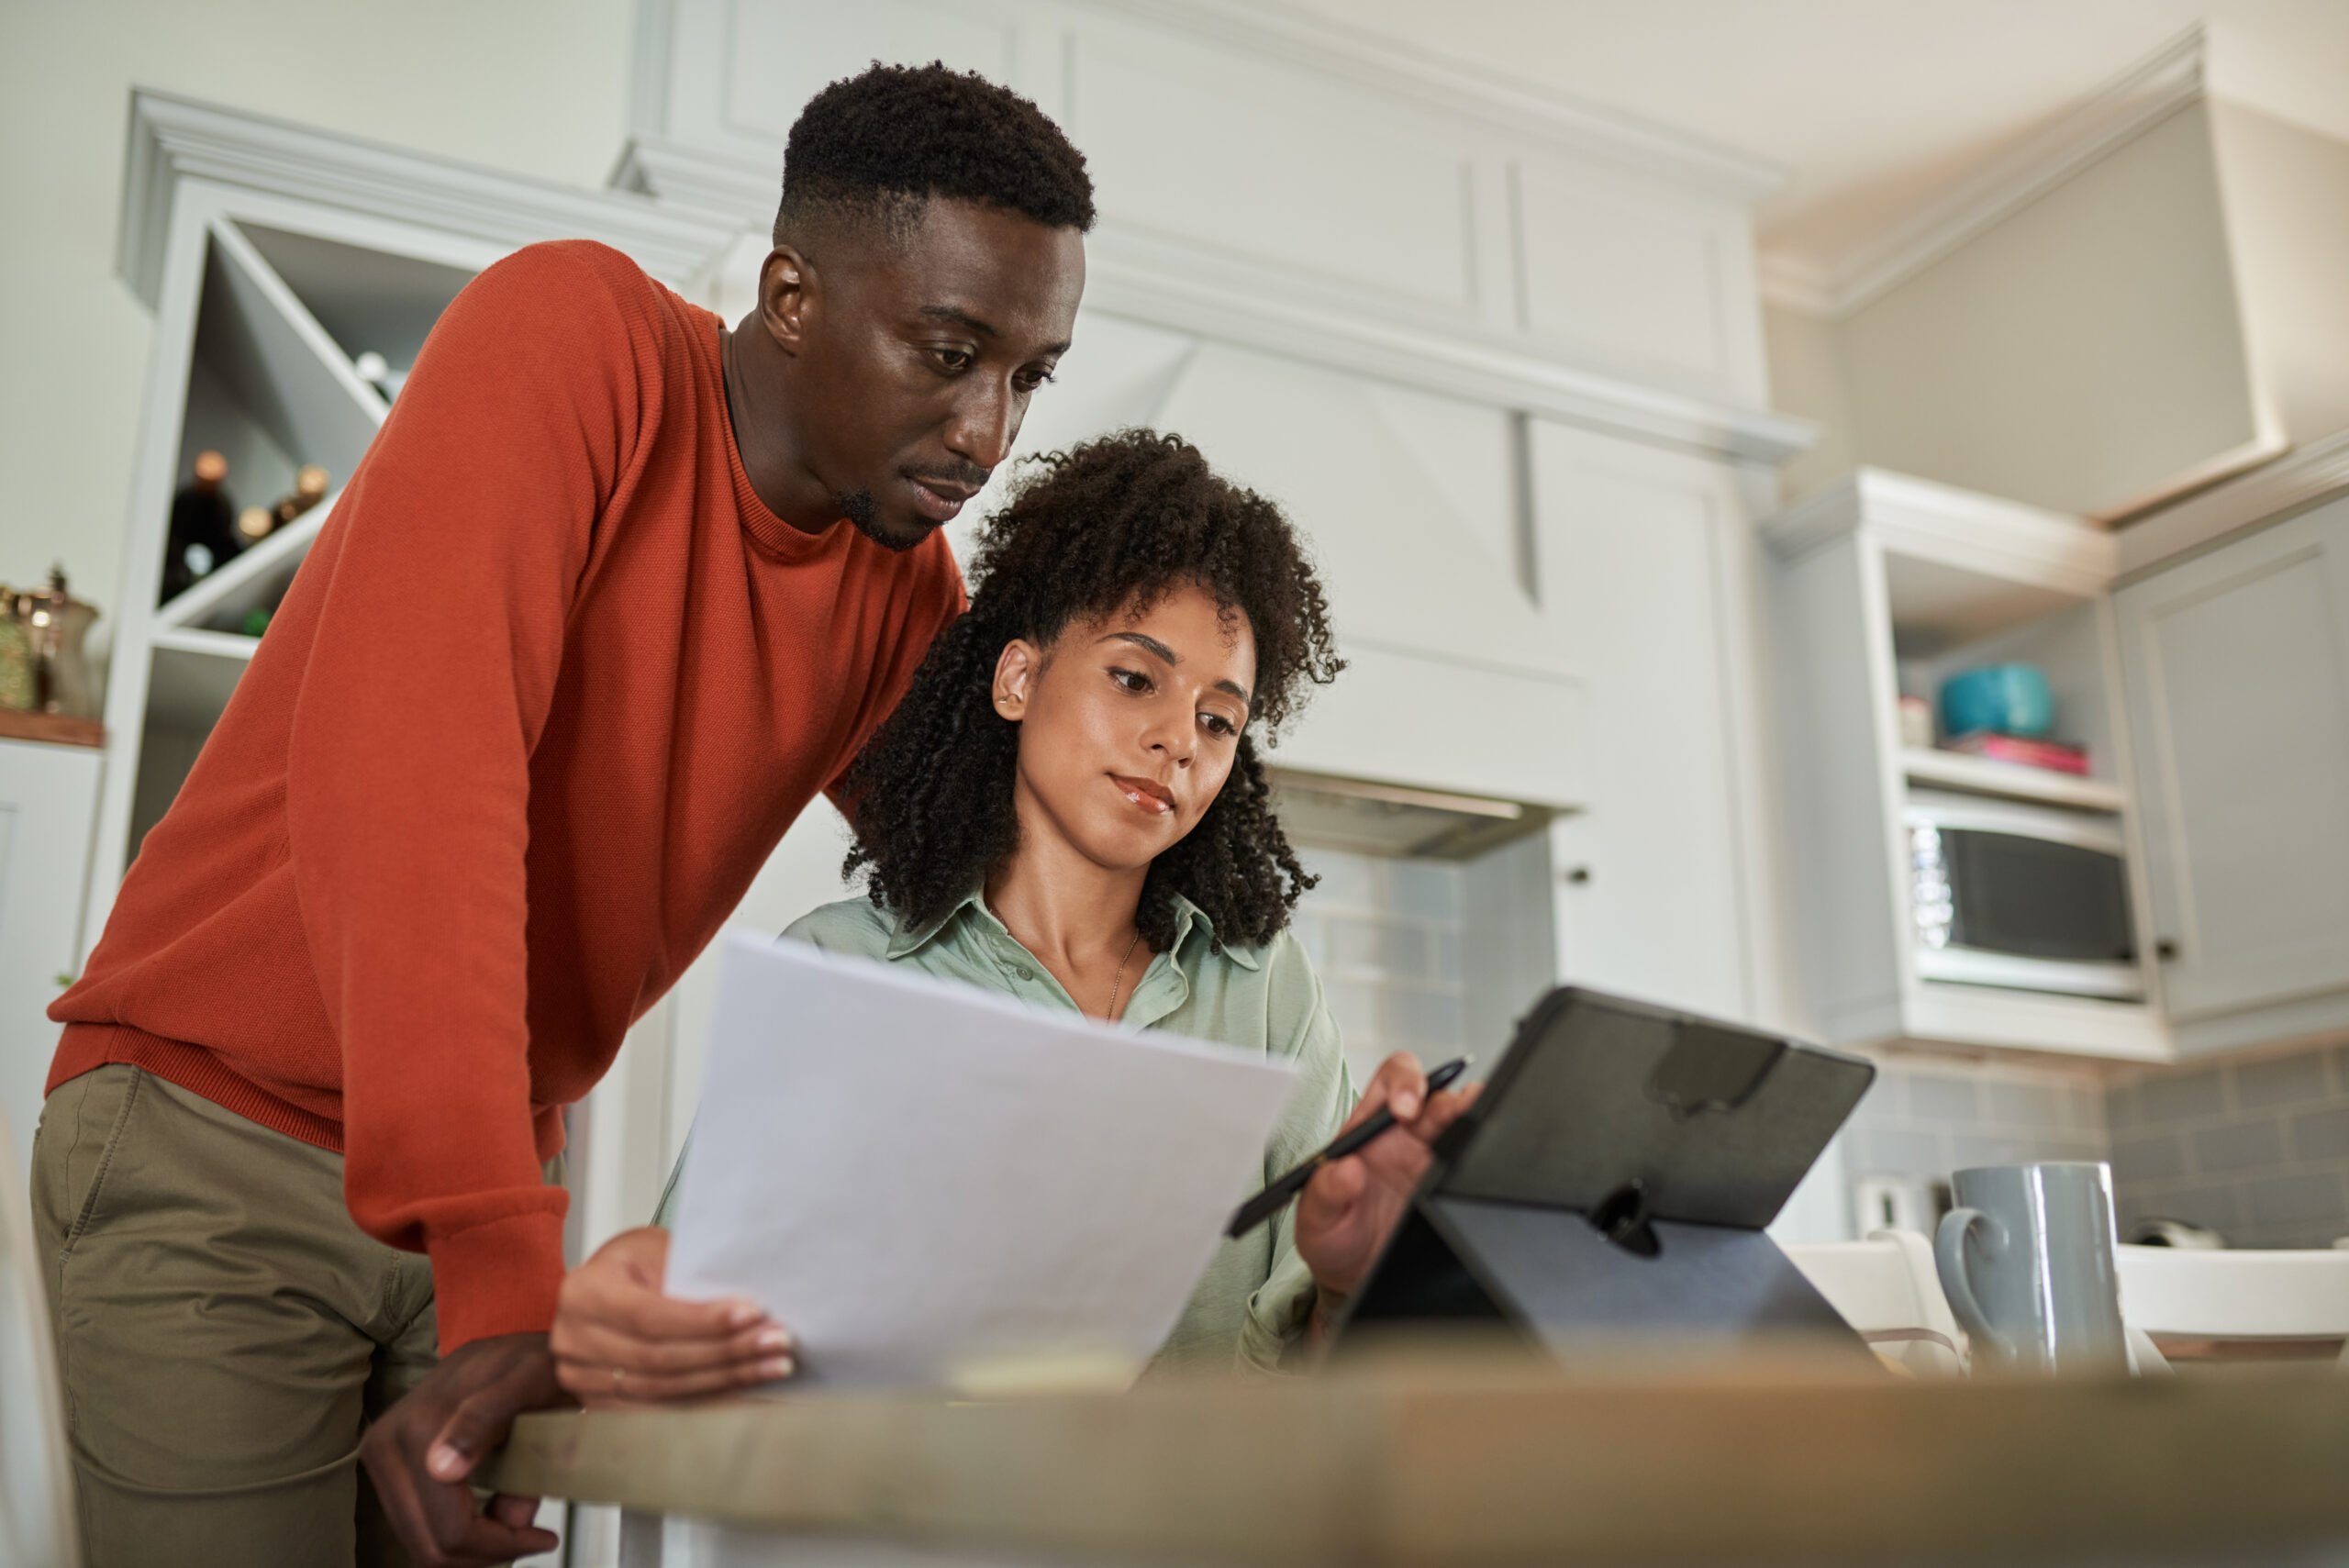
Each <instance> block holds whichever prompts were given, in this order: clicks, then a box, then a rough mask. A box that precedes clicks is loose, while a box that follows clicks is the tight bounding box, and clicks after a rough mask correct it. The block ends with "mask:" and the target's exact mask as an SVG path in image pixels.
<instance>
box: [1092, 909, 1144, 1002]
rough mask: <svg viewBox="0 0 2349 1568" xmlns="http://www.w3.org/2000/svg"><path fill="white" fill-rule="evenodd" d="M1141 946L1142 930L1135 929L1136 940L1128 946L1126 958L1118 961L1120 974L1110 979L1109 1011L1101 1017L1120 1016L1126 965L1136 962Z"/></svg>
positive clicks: (1137, 927)
mask: <svg viewBox="0 0 2349 1568" xmlns="http://www.w3.org/2000/svg"><path fill="white" fill-rule="evenodd" d="M1140 946H1141V927H1140V926H1136V927H1135V928H1134V940H1132V941H1130V942H1128V943H1127V944H1126V956H1125V957H1123V958H1121V959H1119V961H1118V973H1115V974H1113V975H1111V976H1110V977H1109V1010H1108V1012H1106V1013H1103V1014H1102V1015H1101V1016H1102V1017H1103V1018H1109V1019H1114V1018H1117V1016H1118V988H1119V986H1121V985H1123V984H1125V982H1126V965H1128V964H1130V963H1131V962H1133V961H1134V949H1136V948H1138V947H1140Z"/></svg>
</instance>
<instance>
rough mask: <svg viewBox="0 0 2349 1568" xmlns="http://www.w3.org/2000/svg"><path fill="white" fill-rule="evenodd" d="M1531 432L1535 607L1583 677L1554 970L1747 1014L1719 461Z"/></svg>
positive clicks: (1733, 617) (1740, 810)
mask: <svg viewBox="0 0 2349 1568" xmlns="http://www.w3.org/2000/svg"><path fill="white" fill-rule="evenodd" d="M1532 439H1533V451H1532V460H1533V461H1532V473H1533V495H1534V515H1535V517H1536V519H1537V521H1538V540H1537V546H1536V549H1537V552H1538V559H1539V562H1540V575H1541V583H1542V604H1543V606H1544V607H1545V609H1547V611H1548V612H1549V614H1550V615H1551V617H1553V619H1554V621H1555V623H1556V624H1557V626H1558V627H1559V628H1561V629H1562V631H1563V632H1564V634H1565V636H1566V638H1567V639H1568V646H1569V649H1570V650H1571V654H1572V657H1573V659H1574V661H1575V663H1576V665H1577V666H1579V667H1580V668H1582V669H1583V670H1584V671H1585V672H1586V675H1587V677H1588V679H1589V682H1590V724H1589V728H1588V734H1587V743H1588V747H1589V751H1588V763H1587V770H1586V771H1587V776H1588V779H1589V788H1590V795H1589V800H1590V808H1589V810H1588V811H1586V812H1585V813H1583V814H1582V815H1580V816H1577V817H1568V818H1565V819H1564V820H1562V821H1560V822H1559V823H1557V824H1556V825H1555V826H1554V827H1553V828H1552V844H1553V855H1554V856H1555V859H1556V862H1557V864H1558V866H1559V868H1560V871H1561V873H1562V874H1563V875H1564V877H1565V878H1566V879H1567V880H1566V881H1565V882H1564V884H1562V886H1561V888H1560V893H1559V922H1558V923H1559V930H1558V943H1559V970H1560V973H1562V974H1564V975H1565V976H1566V977H1567V978H1569V979H1572V980H1580V981H1586V982H1588V983H1589V984H1594V985H1598V986H1600V987H1603V988H1605V989H1608V990H1614V991H1621V992H1625V993H1628V994H1630V995H1636V996H1642V997H1646V998H1649V999H1652V1000H1655V1001H1660V1002H1666V1003H1670V1004H1673V1005H1675V1006H1685V1007H1688V1008H1691V1009H1694V1010H1697V1011H1700V1012H1707V1013H1712V1014H1716V1015H1720V1016H1724V1017H1728V1018H1747V1017H1751V1016H1753V1010H1754V1007H1755V1005H1756V996H1755V986H1754V977H1753V961H1752V959H1751V957H1750V956H1749V947H1748V941H1747V930H1748V927H1749V923H1750V922H1751V920H1752V919H1753V914H1752V913H1751V912H1750V909H1749V902H1750V896H1751V895H1750V893H1749V887H1750V883H1751V880H1752V879H1751V877H1750V875H1749V873H1748V870H1747V862H1748V855H1749V851H1750V848H1751V846H1750V845H1749V842H1748V839H1749V834H1750V828H1749V827H1748V826H1747V820H1746V818H1747V811H1746V806H1747V800H1746V797H1745V792H1746V791H1747V790H1748V789H1750V788H1751V787H1752V786H1753V779H1752V772H1753V770H1751V769H1750V768H1749V766H1748V765H1747V764H1746V762H1744V759H1743V756H1742V747H1741V744H1740V737H1741V736H1742V735H1743V734H1745V733H1747V732H1748V730H1749V728H1750V722H1751V714H1750V713H1749V712H1746V711H1744V710H1743V707H1742V704H1743V701H1744V698H1743V696H1742V680H1743V672H1744V670H1745V668H1746V666H1748V665H1749V664H1750V659H1749V656H1748V652H1747V643H1746V631H1745V625H1746V617H1745V610H1744V606H1743V600H1742V595H1740V594H1739V593H1737V592H1735V591H1733V589H1734V585H1735V584H1736V581H1737V577H1736V567H1737V562H1738V559H1739V556H1738V551H1739V550H1741V549H1742V546H1743V544H1744V542H1745V540H1744V535H1745V528H1744V519H1743V514H1742V508H1741V506H1740V502H1739V497H1738V494H1737V486H1736V483H1735V479H1734V476H1733V474H1731V472H1730V471H1729V470H1727V469H1726V468H1724V467H1723V466H1721V465H1720V464H1717V463H1713V462H1708V461H1706V460H1704V459H1701V458H1698V457H1694V456H1688V455H1684V454H1682V453H1678V452H1673V451H1667V450H1663V449H1660V448H1651V447H1642V446H1639V445H1635V444H1633V443H1631V442H1626V441H1618V440H1614V439H1609V438H1607V437H1603V436H1596V435H1592V434H1590V433H1588V432H1586V431H1581V430H1575V429H1571V428H1565V427H1563V426H1554V425H1548V424H1536V425H1535V426H1534V427H1533V435H1532Z"/></svg>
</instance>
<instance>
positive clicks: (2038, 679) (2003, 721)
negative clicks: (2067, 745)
mask: <svg viewBox="0 0 2349 1568" xmlns="http://www.w3.org/2000/svg"><path fill="white" fill-rule="evenodd" d="M2054 727H2055V695H2054V693H2053V692H2051V691H2049V690H2048V689H2047V676H2046V673H2044V672H2043V671H2042V670H2041V669H2040V668H2039V666H2038V665H2036V664H1985V665H1984V666H1982V667H1981V668H1980V669H1978V670H1966V671H1964V672H1962V673H1958V674H1955V675H1952V676H1951V677H1950V678H1949V679H1948V680H1946V681H1943V683H1942V733H1943V734H1944V735H1949V736H1953V737H1954V736H1959V735H1970V734H1972V733H1973V732H1974V731H1976V730H1977V729H1988V730H1993V731H1996V732H1997V733H1998V734H2000V735H2022V736H2029V737H2032V738H2033V739H2036V738H2038V737H2040V736H2043V735H2045V734H2046V733H2047V732H2048V731H2049V730H2050V729H2053V728H2054Z"/></svg>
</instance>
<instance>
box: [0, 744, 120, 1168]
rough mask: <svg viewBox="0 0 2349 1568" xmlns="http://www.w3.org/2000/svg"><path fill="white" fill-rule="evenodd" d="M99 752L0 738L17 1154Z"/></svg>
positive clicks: (1, 851)
mask: <svg viewBox="0 0 2349 1568" xmlns="http://www.w3.org/2000/svg"><path fill="white" fill-rule="evenodd" d="M98 767H99V759H98V753H97V752H96V751H91V750H88V749H86V748H83V747H79V746H50V745H43V744H40V743H38V742H35V741H30V740H0V1107H5V1108H6V1113H7V1118H8V1136H9V1137H10V1138H11V1139H12V1140H14V1143H15V1148H16V1151H17V1159H19V1160H24V1159H28V1158H29V1157H30V1152H31V1150H32V1144H33V1123H34V1122H35V1121H36V1120H37V1119H38V1118H39V1115H40V1097H41V1096H40V1086H41V1084H42V1083H43V1082H44V1081H45V1080H46V1079H47V1078H48V1076H49V1060H50V1057H51V1056H53V1055H55V1054H56V1052H57V1034H58V1026H57V1025H55V1024H53V1023H51V1022H50V1021H49V1016H48V1015H49V1005H50V1003H51V1002H53V1001H55V1000H56V999H57V994H58V992H59V991H60V990H61V989H62V987H61V986H60V985H59V984H58V977H59V976H60V975H63V974H72V973H74V972H75V971H76V970H77V969H78V968H79V967H80V964H81V957H80V954H79V952H78V951H76V938H77V937H78V936H79V934H80V929H81V915H82V887H83V869H84V862H85V861H86V859H87V857H88V855H89V852H90V824H91V822H92V821H93V820H94V818H95V813H96V810H97V794H98Z"/></svg>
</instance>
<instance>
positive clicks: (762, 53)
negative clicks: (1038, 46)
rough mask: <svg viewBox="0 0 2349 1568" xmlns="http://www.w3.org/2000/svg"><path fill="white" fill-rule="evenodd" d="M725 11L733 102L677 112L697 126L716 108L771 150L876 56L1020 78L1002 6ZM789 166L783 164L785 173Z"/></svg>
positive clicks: (728, 124)
mask: <svg viewBox="0 0 2349 1568" xmlns="http://www.w3.org/2000/svg"><path fill="white" fill-rule="evenodd" d="M696 9H700V7H696ZM725 12H726V15H725V17H724V36H725V46H724V52H723V54H722V55H720V56H719V58H720V59H721V60H723V61H724V62H725V72H726V75H725V95H724V97H723V100H722V101H721V102H720V103H718V104H714V105H703V106H696V105H693V104H674V105H673V106H672V112H673V113H676V114H678V115H680V117H685V119H686V123H688V124H691V123H692V117H697V115H698V114H700V113H707V112H708V111H709V110H711V109H715V110H716V111H717V118H718V124H717V126H716V127H713V128H717V129H722V130H724V131H726V132H728V133H731V134H732V135H733V136H737V137H740V138H743V139H746V140H747V142H748V143H749V144H750V145H751V146H752V147H757V148H760V149H761V150H765V151H768V152H769V153H770V154H771V155H772V154H779V153H780V152H781V151H782V150H783V139H784V138H785V136H787V135H789V134H790V131H791V123H792V122H793V121H794V120H796V119H797V118H798V117H799V111H800V110H801V109H802V108H803V107H805V106H807V100H808V99H809V98H811V97H814V96H815V95H816V94H817V93H818V92H819V91H820V90H821V89H822V88H823V87H824V86H825V85H826V84H827V83H832V82H837V81H839V80H841V78H842V77H846V76H853V75H855V74H856V73H857V72H860V71H862V70H863V69H864V68H865V67H866V66H868V65H870V64H872V63H873V62H874V61H875V60H879V61H884V62H885V63H887V64H891V65H926V64H928V63H929V62H930V61H933V60H939V61H944V62H945V63H946V64H948V65H951V66H952V67H954V68H955V69H956V70H958V71H975V72H978V73H979V74H981V75H982V76H985V77H986V78H988V79H989V80H990V81H995V82H1010V83H1015V84H1017V83H1018V80H1019V79H1018V76H1017V74H1016V72H1015V70H1014V66H1015V63H1016V61H1015V56H1014V49H1015V44H1016V37H1017V36H1016V32H1015V29H1014V27H1013V24H1012V23H1011V22H1010V21H1009V20H1008V17H1004V16H1002V15H1000V14H996V13H995V12H994V8H993V7H989V6H972V5H969V4H967V3H966V0H953V3H945V0H857V4H855V5H854V6H807V5H805V4H800V3H795V0H731V3H730V4H729V6H726V7H725ZM780 169H781V165H780V162H778V164H777V171H778V173H779V172H780ZM780 194H781V186H780V183H779V182H778V185H777V195H780Z"/></svg>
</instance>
